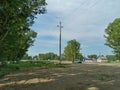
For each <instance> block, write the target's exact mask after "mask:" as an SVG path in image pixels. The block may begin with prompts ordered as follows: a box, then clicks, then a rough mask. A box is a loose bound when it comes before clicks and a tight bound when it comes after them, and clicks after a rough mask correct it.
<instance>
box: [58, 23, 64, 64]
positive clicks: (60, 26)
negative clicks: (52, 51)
mask: <svg viewBox="0 0 120 90" xmlns="http://www.w3.org/2000/svg"><path fill="white" fill-rule="evenodd" d="M57 27H59V29H60V34H59V63H60V64H61V61H62V58H61V34H62V28H63V26H62V23H61V21H60V22H59V25H57Z"/></svg>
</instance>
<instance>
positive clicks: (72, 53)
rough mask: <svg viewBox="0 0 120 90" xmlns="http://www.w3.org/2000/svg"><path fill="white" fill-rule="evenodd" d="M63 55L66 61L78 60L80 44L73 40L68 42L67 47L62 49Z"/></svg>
mask: <svg viewBox="0 0 120 90" xmlns="http://www.w3.org/2000/svg"><path fill="white" fill-rule="evenodd" d="M64 54H65V57H66V59H67V60H74V59H77V58H79V55H80V43H79V42H77V41H76V40H75V39H73V40H70V41H68V42H67V46H66V47H65V49H64Z"/></svg>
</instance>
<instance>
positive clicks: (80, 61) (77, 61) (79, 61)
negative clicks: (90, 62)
mask: <svg viewBox="0 0 120 90" xmlns="http://www.w3.org/2000/svg"><path fill="white" fill-rule="evenodd" d="M72 62H73V63H82V60H79V59H75V60H73V61H72Z"/></svg>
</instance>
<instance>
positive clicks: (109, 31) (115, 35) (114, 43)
mask: <svg viewBox="0 0 120 90" xmlns="http://www.w3.org/2000/svg"><path fill="white" fill-rule="evenodd" d="M105 33H106V35H105V38H106V43H105V45H107V46H109V47H110V48H112V49H113V51H114V53H115V55H116V59H117V60H119V61H120V18H117V19H115V20H114V21H113V22H112V23H110V24H109V25H108V27H107V28H106V29H105Z"/></svg>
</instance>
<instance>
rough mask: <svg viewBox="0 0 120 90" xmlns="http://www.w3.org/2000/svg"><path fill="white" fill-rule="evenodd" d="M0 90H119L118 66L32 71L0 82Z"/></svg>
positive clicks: (35, 69) (16, 74)
mask: <svg viewBox="0 0 120 90" xmlns="http://www.w3.org/2000/svg"><path fill="white" fill-rule="evenodd" d="M0 90H120V65H119V64H114V65H113V64H69V65H67V66H66V68H42V69H41V68H32V69H26V70H20V71H18V72H14V73H11V74H9V75H6V76H5V77H3V78H1V79H0Z"/></svg>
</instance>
